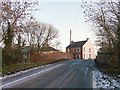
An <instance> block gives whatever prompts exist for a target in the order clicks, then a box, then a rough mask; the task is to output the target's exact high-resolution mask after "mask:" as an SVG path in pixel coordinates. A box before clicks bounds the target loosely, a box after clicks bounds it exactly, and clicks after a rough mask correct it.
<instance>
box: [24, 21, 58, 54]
mask: <svg viewBox="0 0 120 90" xmlns="http://www.w3.org/2000/svg"><path fill="white" fill-rule="evenodd" d="M25 33H26V36H25V37H26V39H27V40H26V41H27V42H28V43H29V45H30V46H31V47H32V46H33V47H35V48H36V47H37V51H38V52H40V51H42V48H44V47H45V46H46V45H51V42H52V41H53V40H55V39H56V38H57V37H58V30H57V29H56V28H55V27H53V26H52V25H49V24H44V23H39V22H37V21H29V22H28V23H26V27H25ZM52 44H53V43H52Z"/></svg>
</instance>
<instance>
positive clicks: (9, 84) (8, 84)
mask: <svg viewBox="0 0 120 90" xmlns="http://www.w3.org/2000/svg"><path fill="white" fill-rule="evenodd" d="M61 65H63V64H60V65H57V66H55V67H51V68H48V69H46V70H43V71H40V72H38V73H35V74H32V75H30V76H26V77H24V78H21V79H18V80H16V81H13V82H10V83H7V84H5V85H2V86H0V88H3V87H5V86H8V85H11V84H13V83H16V82H19V81H21V80H24V79H27V78H30V77H32V76H35V75H38V74H40V73H42V72H47V71H49V70H52V69H54V68H57V67H59V66H61Z"/></svg>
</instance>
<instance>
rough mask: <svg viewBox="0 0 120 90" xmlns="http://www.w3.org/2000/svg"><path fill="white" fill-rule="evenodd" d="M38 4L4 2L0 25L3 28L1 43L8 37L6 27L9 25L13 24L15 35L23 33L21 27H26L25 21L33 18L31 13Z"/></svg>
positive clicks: (30, 2)
mask: <svg viewBox="0 0 120 90" xmlns="http://www.w3.org/2000/svg"><path fill="white" fill-rule="evenodd" d="M36 4H37V2H32V1H30V0H29V1H28V2H26V1H24V0H23V1H21V2H18V1H15V2H12V1H2V10H1V15H0V18H1V19H0V23H1V26H2V32H3V34H2V35H3V36H2V39H1V41H3V40H4V39H5V36H6V32H7V30H6V27H7V26H8V25H7V23H8V22H9V23H10V24H11V27H12V29H13V33H14V35H15V34H16V35H19V34H17V33H19V32H20V31H22V29H21V27H22V25H24V23H25V21H26V20H27V19H29V18H31V11H32V10H33V9H34V6H35V5H36Z"/></svg>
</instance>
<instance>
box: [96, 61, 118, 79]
mask: <svg viewBox="0 0 120 90" xmlns="http://www.w3.org/2000/svg"><path fill="white" fill-rule="evenodd" d="M96 66H97V68H98V69H99V70H100V71H101V72H103V73H104V74H107V75H110V76H112V77H114V78H116V77H118V76H119V75H120V65H109V64H106V63H101V62H96Z"/></svg>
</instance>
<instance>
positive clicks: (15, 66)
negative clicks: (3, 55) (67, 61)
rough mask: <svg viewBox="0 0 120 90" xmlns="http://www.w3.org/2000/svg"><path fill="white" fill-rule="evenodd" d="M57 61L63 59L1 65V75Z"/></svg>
mask: <svg viewBox="0 0 120 90" xmlns="http://www.w3.org/2000/svg"><path fill="white" fill-rule="evenodd" d="M59 61H63V59H61V60H49V61H44V62H35V63H25V64H23V63H18V64H11V65H7V66H3V67H2V69H1V70H2V71H1V72H2V74H1V75H2V76H5V75H11V74H15V73H17V72H19V71H24V70H27V69H30V68H34V67H38V66H42V65H47V64H51V63H55V62H59Z"/></svg>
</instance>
